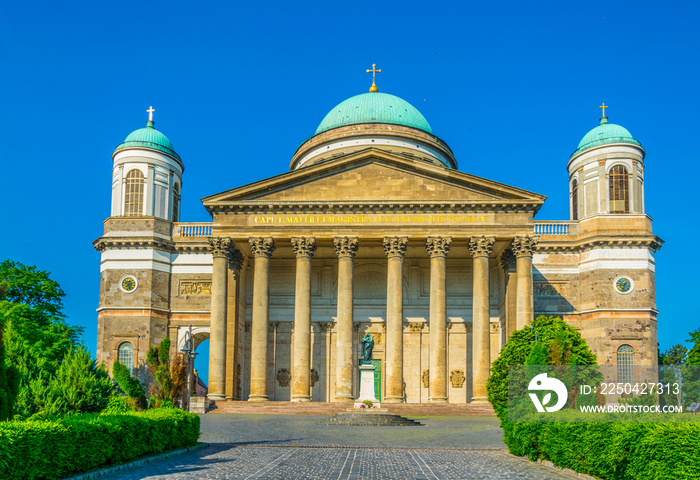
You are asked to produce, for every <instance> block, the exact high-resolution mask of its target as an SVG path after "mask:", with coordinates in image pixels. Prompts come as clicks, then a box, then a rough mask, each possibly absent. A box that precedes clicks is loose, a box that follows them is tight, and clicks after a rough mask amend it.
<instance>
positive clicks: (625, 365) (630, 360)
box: [617, 345, 634, 383]
mask: <svg viewBox="0 0 700 480" xmlns="http://www.w3.org/2000/svg"><path fill="white" fill-rule="evenodd" d="M617 383H634V348H632V347H630V346H629V345H620V348H618V349H617Z"/></svg>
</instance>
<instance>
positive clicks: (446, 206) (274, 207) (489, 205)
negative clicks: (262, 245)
mask: <svg viewBox="0 0 700 480" xmlns="http://www.w3.org/2000/svg"><path fill="white" fill-rule="evenodd" d="M541 206H542V203H541V202H536V201H530V200H464V201H459V202H452V201H450V202H442V201H437V202H425V201H423V202H403V201H402V202H390V201H382V202H318V201H316V202H297V201H294V202H290V201H269V200H267V201H265V200H248V201H242V202H230V203H226V204H219V205H207V206H206V209H207V211H208V212H209V213H210V214H211V215H214V214H217V213H224V212H226V213H261V214H266V215H270V214H289V213H315V214H327V215H332V214H339V213H384V212H387V211H390V212H392V213H393V212H395V213H416V214H430V213H448V214H467V215H468V214H474V213H487V212H493V213H510V212H532V211H534V212H537V210H539V208H540V207H541Z"/></svg>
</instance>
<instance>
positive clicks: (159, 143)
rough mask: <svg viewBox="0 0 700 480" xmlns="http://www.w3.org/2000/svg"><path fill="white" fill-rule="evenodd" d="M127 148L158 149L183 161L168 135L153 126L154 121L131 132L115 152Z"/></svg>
mask: <svg viewBox="0 0 700 480" xmlns="http://www.w3.org/2000/svg"><path fill="white" fill-rule="evenodd" d="M127 148H149V149H151V150H158V151H159V152H162V153H165V154H166V155H168V156H170V157H173V158H174V159H176V160H178V161H180V162H182V160H181V159H180V155H178V154H177V153H175V149H173V144H172V143H170V140H168V137H166V136H165V135H163V134H162V133H160V132H159V131H158V130H156V129H155V128H154V127H153V122H152V121H150V120H149V121H148V123H147V124H146V126H145V127H144V128H139V129H138V130H134V131H133V132H131V133H130V134H129V136H128V137H126V139H125V140H124V141H123V142H122V143H120V144H119V146H117V148H116V149H114V151H115V152H118V151H119V150H124V149H127Z"/></svg>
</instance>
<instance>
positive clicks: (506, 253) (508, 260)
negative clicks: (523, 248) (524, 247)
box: [501, 248, 515, 272]
mask: <svg viewBox="0 0 700 480" xmlns="http://www.w3.org/2000/svg"><path fill="white" fill-rule="evenodd" d="M514 266H515V255H514V254H513V250H511V249H510V248H506V249H505V250H503V253H502V254H501V268H502V269H503V271H504V272H508V271H509V270H510V269H511V268H513V267H514Z"/></svg>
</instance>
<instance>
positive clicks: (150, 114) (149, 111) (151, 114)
mask: <svg viewBox="0 0 700 480" xmlns="http://www.w3.org/2000/svg"><path fill="white" fill-rule="evenodd" d="M146 111H147V112H148V121H149V122H152V121H153V112H155V110H153V107H148V110H146Z"/></svg>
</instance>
